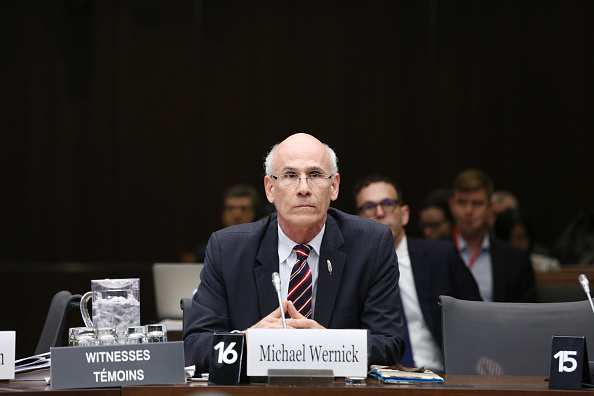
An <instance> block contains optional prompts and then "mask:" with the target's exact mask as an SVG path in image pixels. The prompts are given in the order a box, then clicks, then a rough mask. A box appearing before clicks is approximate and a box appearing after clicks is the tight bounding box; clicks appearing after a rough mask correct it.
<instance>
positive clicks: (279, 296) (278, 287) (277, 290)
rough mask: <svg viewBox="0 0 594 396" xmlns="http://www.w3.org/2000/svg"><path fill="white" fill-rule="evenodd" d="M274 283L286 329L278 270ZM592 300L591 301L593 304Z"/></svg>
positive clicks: (274, 275)
mask: <svg viewBox="0 0 594 396" xmlns="http://www.w3.org/2000/svg"><path fill="white" fill-rule="evenodd" d="M272 284H273V285H274V288H275V289H276V295H277V297H278V304H279V306H280V310H281V319H282V320H283V327H284V328H285V329H286V328H287V322H286V321H285V311H284V310H283V300H282V299H281V292H280V291H281V290H280V287H281V281H280V276H279V275H278V272H273V273H272ZM591 303H592V302H590V304H591ZM592 309H594V306H593V307H592Z"/></svg>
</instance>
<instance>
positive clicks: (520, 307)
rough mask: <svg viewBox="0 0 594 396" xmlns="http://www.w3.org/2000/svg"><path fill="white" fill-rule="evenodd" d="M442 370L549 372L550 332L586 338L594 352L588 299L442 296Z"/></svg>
mask: <svg viewBox="0 0 594 396" xmlns="http://www.w3.org/2000/svg"><path fill="white" fill-rule="evenodd" d="M440 305H441V309H442V316H441V317H442V327H443V353H444V360H445V373H446V374H457V375H528V376H548V375H549V370H550V363H551V348H552V337H553V336H576V337H582V336H585V337H586V344H587V345H588V355H589V357H594V313H593V312H592V309H591V307H590V303H589V302H588V301H587V300H584V301H575V302H562V303H497V302H482V301H465V300H458V299H455V298H453V297H450V296H441V297H440Z"/></svg>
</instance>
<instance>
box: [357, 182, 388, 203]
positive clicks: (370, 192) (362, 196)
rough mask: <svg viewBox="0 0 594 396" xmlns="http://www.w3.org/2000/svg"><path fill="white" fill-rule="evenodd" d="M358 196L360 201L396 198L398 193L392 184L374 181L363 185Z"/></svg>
mask: <svg viewBox="0 0 594 396" xmlns="http://www.w3.org/2000/svg"><path fill="white" fill-rule="evenodd" d="M358 198H359V200H362V201H377V200H383V199H398V193H397V192H396V188H394V186H393V185H391V184H389V183H385V182H376V183H371V184H369V185H368V186H366V187H363V188H362V189H361V191H360V192H359V194H358Z"/></svg>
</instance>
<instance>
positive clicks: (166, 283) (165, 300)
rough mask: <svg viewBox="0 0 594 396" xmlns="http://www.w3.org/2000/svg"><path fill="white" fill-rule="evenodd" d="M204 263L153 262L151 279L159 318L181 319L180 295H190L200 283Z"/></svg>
mask: <svg viewBox="0 0 594 396" xmlns="http://www.w3.org/2000/svg"><path fill="white" fill-rule="evenodd" d="M202 267H204V264H186V263H155V264H153V279H154V283H155V300H156V303H157V316H158V317H159V319H160V320H161V319H180V320H181V319H182V317H183V311H182V310H181V308H180V306H179V302H180V300H181V299H182V297H192V295H193V293H194V291H195V290H196V288H198V285H199V284H200V271H202Z"/></svg>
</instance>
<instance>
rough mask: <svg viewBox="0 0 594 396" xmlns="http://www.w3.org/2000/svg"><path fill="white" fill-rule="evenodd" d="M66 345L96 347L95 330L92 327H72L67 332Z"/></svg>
mask: <svg viewBox="0 0 594 396" xmlns="http://www.w3.org/2000/svg"><path fill="white" fill-rule="evenodd" d="M68 345H70V346H91V345H97V330H96V329H95V328H94V327H72V328H70V330H69V331H68Z"/></svg>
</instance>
